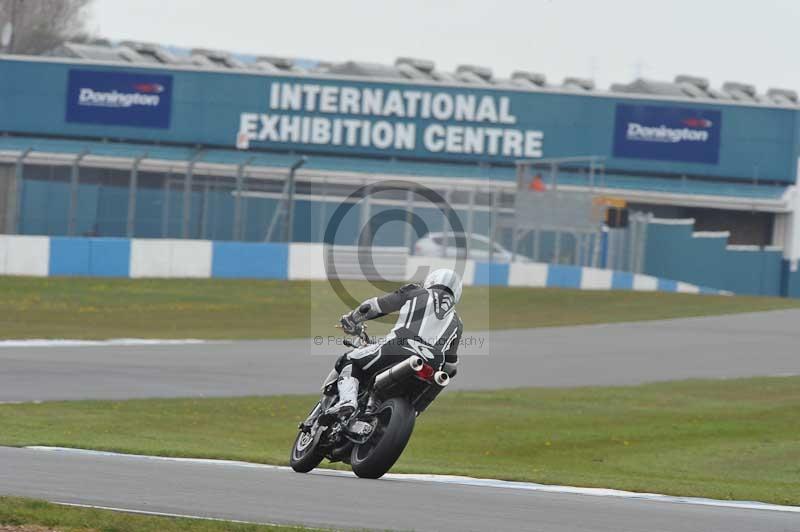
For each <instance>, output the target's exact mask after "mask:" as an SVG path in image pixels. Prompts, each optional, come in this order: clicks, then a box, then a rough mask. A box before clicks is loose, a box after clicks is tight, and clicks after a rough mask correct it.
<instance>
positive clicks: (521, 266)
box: [508, 262, 548, 287]
mask: <svg viewBox="0 0 800 532" xmlns="http://www.w3.org/2000/svg"><path fill="white" fill-rule="evenodd" d="M547 272H548V265H547V264H545V263H542V262H530V263H527V262H515V263H513V264H511V265H510V266H509V268H508V285H509V286H533V287H545V286H547Z"/></svg>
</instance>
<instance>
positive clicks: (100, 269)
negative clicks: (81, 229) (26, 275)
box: [50, 237, 131, 277]
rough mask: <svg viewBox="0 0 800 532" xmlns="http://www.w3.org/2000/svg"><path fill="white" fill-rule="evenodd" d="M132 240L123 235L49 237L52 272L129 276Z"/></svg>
mask: <svg viewBox="0 0 800 532" xmlns="http://www.w3.org/2000/svg"><path fill="white" fill-rule="evenodd" d="M130 257H131V243H130V240H127V239H123V238H70V237H53V238H51V239H50V275H54V276H58V275H67V276H72V275H90V276H93V277H127V276H128V274H129V272H130Z"/></svg>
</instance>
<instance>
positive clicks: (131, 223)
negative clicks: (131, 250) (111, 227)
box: [125, 153, 147, 238]
mask: <svg viewBox="0 0 800 532" xmlns="http://www.w3.org/2000/svg"><path fill="white" fill-rule="evenodd" d="M145 157H147V153H143V154H141V155H139V156H138V157H136V159H134V160H133V166H131V179H130V182H129V184H128V220H127V224H126V226H125V236H127V237H128V238H133V233H134V230H135V228H136V192H137V191H138V189H139V163H141V162H142V159H144V158H145Z"/></svg>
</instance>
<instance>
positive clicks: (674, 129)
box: [614, 104, 722, 164]
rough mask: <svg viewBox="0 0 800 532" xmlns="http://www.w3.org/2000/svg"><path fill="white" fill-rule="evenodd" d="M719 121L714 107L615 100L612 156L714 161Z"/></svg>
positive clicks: (720, 116)
mask: <svg viewBox="0 0 800 532" xmlns="http://www.w3.org/2000/svg"><path fill="white" fill-rule="evenodd" d="M721 121H722V115H721V113H720V112H719V111H715V110H709V109H686V108H676V107H656V106H647V105H627V104H619V105H617V111H616V122H615V125H614V156H615V157H628V158H636V159H656V160H665V161H684V162H698V163H710V164H716V163H717V162H719V146H720V129H721V128H720V126H721Z"/></svg>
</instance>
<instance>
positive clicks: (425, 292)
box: [336, 284, 463, 382]
mask: <svg viewBox="0 0 800 532" xmlns="http://www.w3.org/2000/svg"><path fill="white" fill-rule="evenodd" d="M395 312H399V314H398V317H397V323H395V325H394V327H393V328H392V330H391V331H390V332H389V334H387V336H386V339H385V342H380V343H377V344H374V345H367V346H364V347H361V348H358V349H354V350H353V351H350V352H349V353H346V354H345V355H344V356H342V357H341V358H340V359H339V360H338V362H337V364H336V370H337V371H338V372H339V373H340V374H341V373H342V372H343V369H345V368H346V367H347V366H352V367H351V368H348V369H349V371H347V372H346V373H349V372H352V376H353V377H355V378H356V379H359V380H360V381H362V382H363V379H364V378H366V377H369V376H371V375H375V374H377V373H379V372H380V371H382V370H384V369H386V368H388V367H391V366H392V365H394V364H397V363H398V362H401V361H402V360H404V359H406V358H408V357H409V356H412V355H417V356H420V357H422V358H423V359H424V360H425V362H427V363H428V364H430V365H431V366H433V368H434V369H436V370H440V369H441V370H444V371H446V372H447V373H448V374H450V376H454V375H455V372H456V365H457V364H458V345H459V341H460V339H461V334H462V332H463V324H462V323H461V319H460V318H459V317H458V313H457V312H456V310H455V300H454V298H453V294H452V293H451V292H450V290H449V289H447V288H446V287H442V286H432V287H430V288H423V287H422V286H421V285H418V284H408V285H405V286H403V287H401V288H399V289H398V290H396V291H394V292H391V293H389V294H386V295H383V296H380V297H373V298H371V299H368V300H366V301H364V302H363V303H362V304H361V305H359V306H358V308H356V309H355V310H353V311H352V312H350V313H349V314H346V315H345V316H344V317H343V319H342V323H343V325H344V324H345V323H346V322H352V324H354V325H356V326H357V325H358V324H360V323H362V322H364V321H366V320H372V319H375V318H380V317H382V316H386V315H387V314H392V313H395ZM347 328H348V327H345V329H347ZM350 328H352V327H350Z"/></svg>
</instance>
